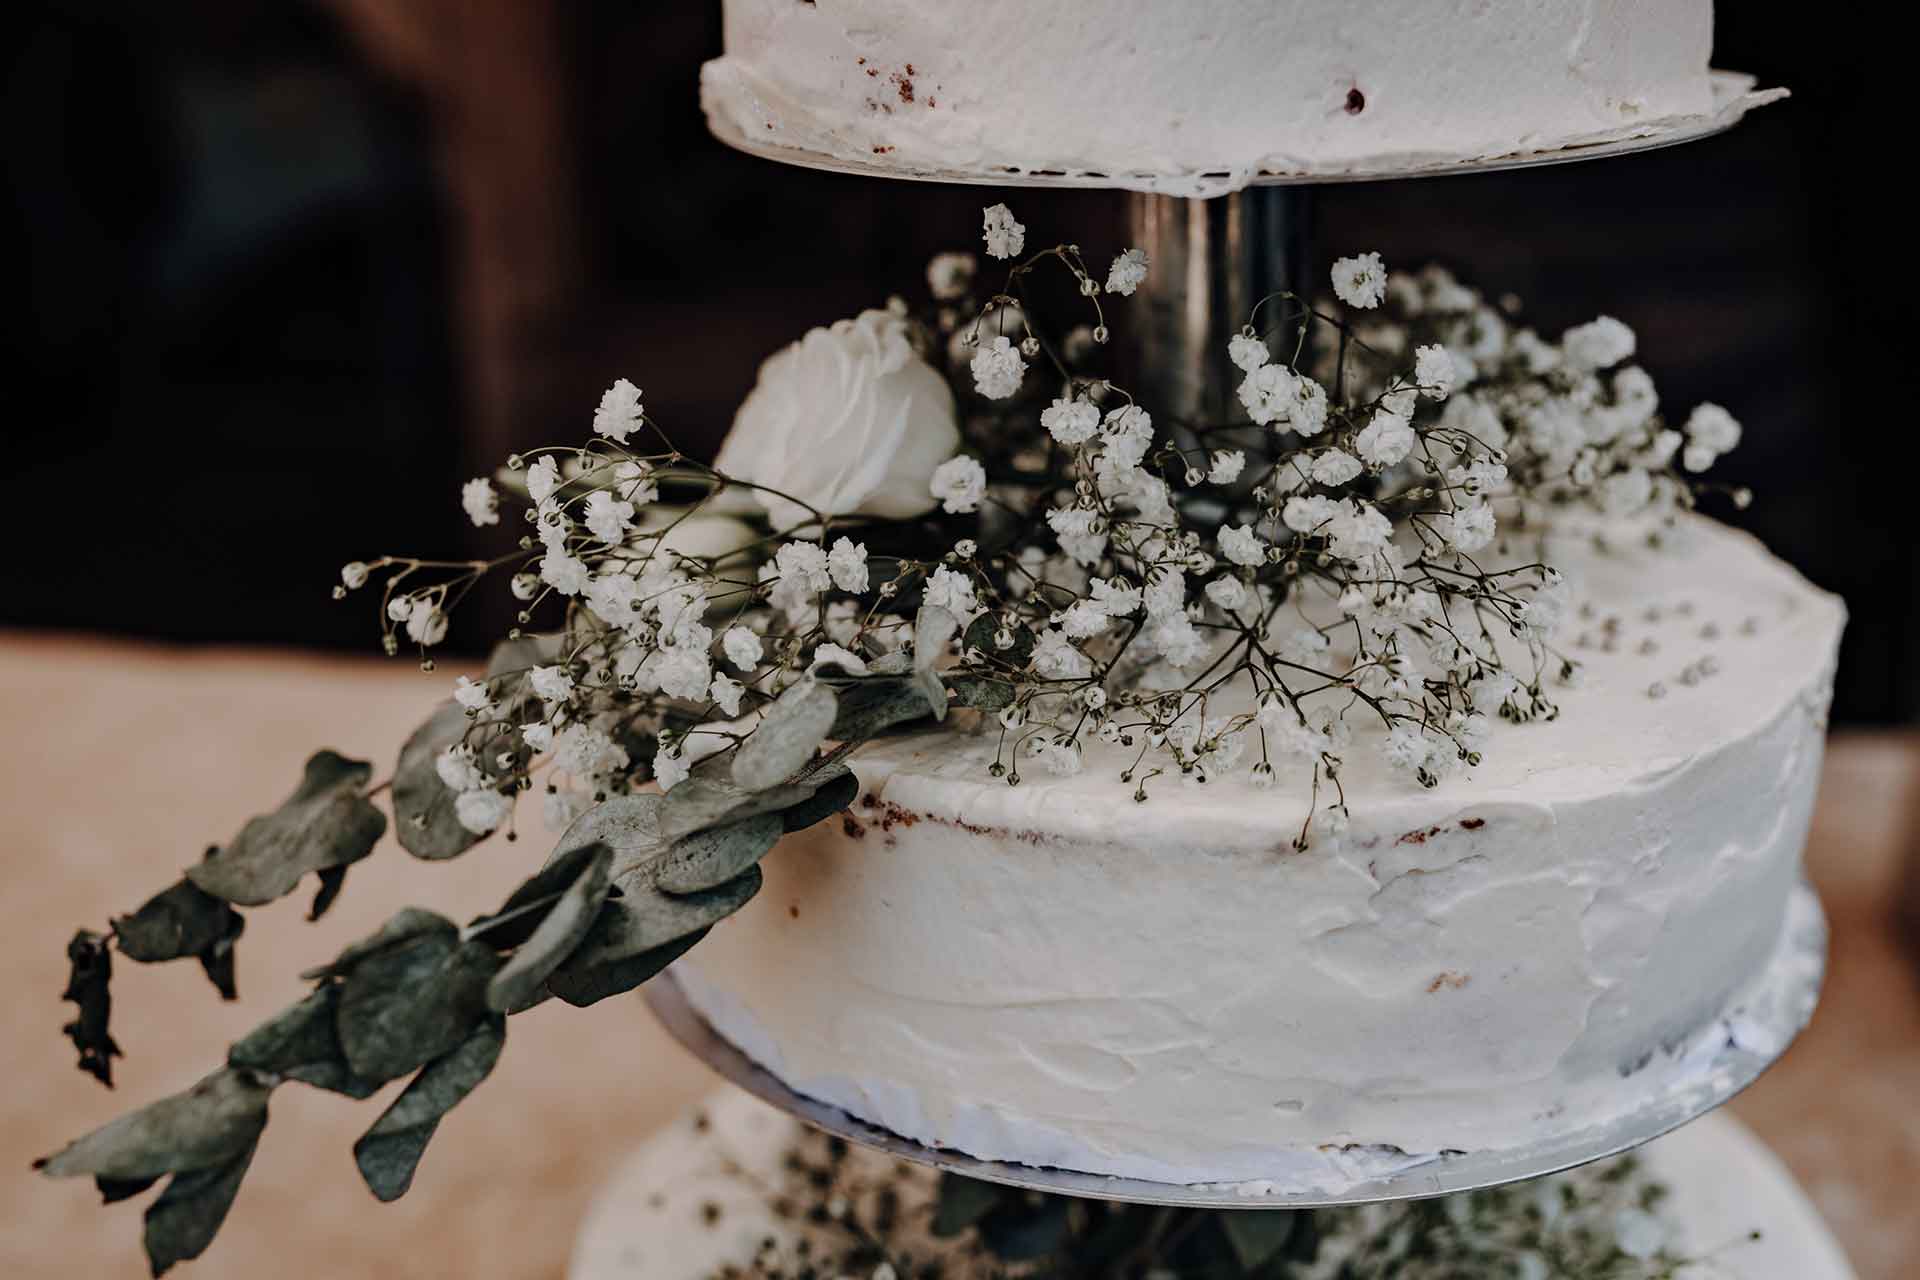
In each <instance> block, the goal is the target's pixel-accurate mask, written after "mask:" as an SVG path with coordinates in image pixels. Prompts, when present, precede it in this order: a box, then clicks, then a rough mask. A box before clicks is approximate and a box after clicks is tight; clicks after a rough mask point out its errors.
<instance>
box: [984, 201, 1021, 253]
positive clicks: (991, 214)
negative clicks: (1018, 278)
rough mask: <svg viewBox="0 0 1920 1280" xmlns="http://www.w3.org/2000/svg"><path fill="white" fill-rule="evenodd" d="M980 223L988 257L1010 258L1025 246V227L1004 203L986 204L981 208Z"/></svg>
mask: <svg viewBox="0 0 1920 1280" xmlns="http://www.w3.org/2000/svg"><path fill="white" fill-rule="evenodd" d="M981 225H982V227H983V232H982V236H981V238H982V239H984V240H985V241H986V242H987V256H988V257H991V258H1011V257H1013V256H1014V255H1015V254H1017V253H1019V252H1020V251H1021V250H1022V249H1024V248H1026V247H1027V229H1026V228H1025V227H1024V226H1022V225H1021V224H1020V223H1019V222H1017V221H1016V220H1015V219H1014V216H1013V210H1011V209H1009V208H1007V206H1006V205H1004V204H994V205H988V206H987V207H986V208H985V209H983V210H981Z"/></svg>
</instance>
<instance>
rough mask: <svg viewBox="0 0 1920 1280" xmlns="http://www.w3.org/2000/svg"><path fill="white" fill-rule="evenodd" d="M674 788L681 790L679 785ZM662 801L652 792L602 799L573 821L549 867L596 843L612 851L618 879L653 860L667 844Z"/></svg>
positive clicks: (557, 846) (554, 849)
mask: <svg viewBox="0 0 1920 1280" xmlns="http://www.w3.org/2000/svg"><path fill="white" fill-rule="evenodd" d="M681 785H682V786H685V785H687V784H686V783H682V784H681ZM674 789H675V790H676V791H677V790H679V788H678V787H676V788H674ZM662 803H663V799H662V797H660V796H657V795H653V794H651V793H649V794H647V795H640V796H611V797H609V798H607V799H605V800H602V801H601V802H600V803H599V804H597V805H595V806H593V808H591V809H589V810H587V811H586V812H585V813H583V814H581V815H580V816H579V817H578V818H575V819H574V820H573V825H572V826H570V827H568V828H567V829H566V832H565V833H564V834H563V835H561V837H560V841H559V843H558V844H556V845H554V847H553V853H552V855H551V856H550V857H548V859H547V867H548V868H549V869H551V868H553V867H555V866H557V865H559V863H560V862H561V860H562V859H564V858H565V857H566V856H567V855H568V854H572V853H576V852H577V851H578V850H580V849H584V848H586V847H587V846H588V845H594V844H604V845H606V846H607V847H608V848H610V849H612V850H613V877H614V879H616V880H618V879H619V878H620V877H622V876H625V875H627V874H628V873H629V872H631V871H632V870H633V869H634V868H636V867H640V866H643V865H646V864H647V863H650V862H652V861H653V860H654V859H655V858H657V857H658V856H659V855H660V853H661V852H662V851H664V850H665V849H666V847H667V844H668V841H667V840H666V838H665V837H663V836H662V835H661V834H660V810H661V806H662Z"/></svg>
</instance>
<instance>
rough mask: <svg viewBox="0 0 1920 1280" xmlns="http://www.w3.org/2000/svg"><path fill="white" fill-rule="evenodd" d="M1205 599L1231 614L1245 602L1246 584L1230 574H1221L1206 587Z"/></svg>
mask: <svg viewBox="0 0 1920 1280" xmlns="http://www.w3.org/2000/svg"><path fill="white" fill-rule="evenodd" d="M1206 593H1207V599H1209V600H1211V601H1213V602H1214V604H1216V605H1218V606H1219V607H1220V608H1222V609H1225V610H1226V611H1227V612H1229V613H1231V612H1233V611H1234V610H1235V609H1238V608H1239V607H1240V606H1241V605H1243V604H1245V603H1246V602H1247V584H1246V583H1244V582H1242V581H1240V579H1238V578H1236V577H1234V576H1233V575H1232V574H1225V573H1223V574H1221V575H1220V576H1219V577H1217V578H1215V579H1214V580H1213V581H1212V582H1209V583H1208V584H1207V586H1206Z"/></svg>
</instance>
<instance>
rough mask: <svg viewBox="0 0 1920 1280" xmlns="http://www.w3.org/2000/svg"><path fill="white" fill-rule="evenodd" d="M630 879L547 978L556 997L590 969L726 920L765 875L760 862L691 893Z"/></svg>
mask: <svg viewBox="0 0 1920 1280" xmlns="http://www.w3.org/2000/svg"><path fill="white" fill-rule="evenodd" d="M628 883H631V884H632V885H633V887H632V889H630V890H629V891H628V892H627V893H626V895H625V896H624V897H619V898H611V899H609V900H608V901H607V903H606V905H604V906H603V907H601V908H600V916H599V918H598V919H597V920H595V921H594V922H593V928H592V929H590V930H588V931H587V936H586V939H585V940H584V941H583V942H581V944H580V946H579V948H578V949H577V950H575V951H574V953H573V954H572V955H570V956H568V957H567V960H566V963H564V964H562V965H561V966H560V968H559V970H558V971H557V972H556V973H555V974H554V975H553V977H552V978H550V979H548V981H547V987H548V989H549V990H551V991H552V992H553V993H554V994H555V995H559V996H561V998H563V999H565V998H566V996H565V993H564V992H563V990H562V988H563V987H564V986H567V985H568V984H569V982H570V981H571V980H572V979H573V978H575V977H577V976H578V975H580V974H583V973H585V972H586V971H588V970H591V969H596V968H603V967H605V966H608V965H612V964H615V963H617V962H619V961H623V960H631V959H634V958H636V957H639V956H641V955H643V954H644V953H646V952H650V951H654V950H656V949H658V948H660V947H664V946H666V945H667V944H668V943H671V942H674V941H676V940H678V939H680V938H684V937H686V936H687V935H689V934H692V933H698V932H700V931H701V930H703V929H706V928H708V927H709V926H711V925H713V924H715V923H716V922H718V921H721V920H724V919H726V918H727V917H728V916H730V915H732V914H733V913H734V912H736V911H738V910H739V909H740V908H741V907H743V906H745V905H746V903H747V901H748V900H749V899H750V898H752V897H753V895H754V894H756V893H758V892H760V883H761V873H760V868H759V866H757V865H755V866H752V867H749V868H747V870H746V871H744V872H742V873H741V874H740V875H738V876H736V877H734V878H733V879H732V880H729V881H727V883H725V884H723V885H721V886H719V887H718V888H714V889H706V890H702V891H701V892H699V893H689V894H667V893H661V892H660V891H659V890H657V889H655V888H653V887H652V886H651V885H649V884H646V883H645V882H643V881H638V880H630V881H629V882H628ZM622 887H623V888H625V887H626V886H625V885H624V884H623V885H622Z"/></svg>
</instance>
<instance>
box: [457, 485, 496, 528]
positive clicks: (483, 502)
mask: <svg viewBox="0 0 1920 1280" xmlns="http://www.w3.org/2000/svg"><path fill="white" fill-rule="evenodd" d="M460 505H461V506H462V507H464V508H466V512H467V519H469V520H471V521H473V527H474V528H476V529H478V528H480V527H481V526H483V525H489V524H499V523H500V495H499V494H497V493H495V492H494V491H493V485H492V484H490V483H488V481H487V479H486V478H485V477H484V476H475V477H474V478H473V479H471V480H469V481H467V482H466V483H465V484H463V485H461V486H460Z"/></svg>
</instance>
